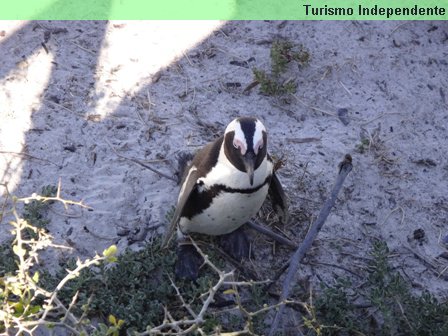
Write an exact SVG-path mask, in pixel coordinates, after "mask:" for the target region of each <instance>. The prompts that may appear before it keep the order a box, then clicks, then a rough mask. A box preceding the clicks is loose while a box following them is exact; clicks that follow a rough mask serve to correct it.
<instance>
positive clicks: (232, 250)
mask: <svg viewBox="0 0 448 336" xmlns="http://www.w3.org/2000/svg"><path fill="white" fill-rule="evenodd" d="M219 245H220V246H221V248H222V249H223V250H224V252H226V253H227V254H228V255H230V256H231V257H232V258H234V259H236V260H237V261H241V260H243V259H247V258H249V254H250V243H249V238H248V237H247V235H246V233H245V232H244V229H243V228H242V227H240V228H238V229H236V230H235V231H233V232H230V233H228V234H225V235H222V236H219Z"/></svg>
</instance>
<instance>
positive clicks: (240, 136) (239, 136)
mask: <svg viewBox="0 0 448 336" xmlns="http://www.w3.org/2000/svg"><path fill="white" fill-rule="evenodd" d="M232 131H234V132H235V137H234V138H233V143H234V145H236V146H238V145H240V147H241V149H240V150H241V154H242V155H244V154H246V151H247V142H246V137H245V136H244V133H243V130H242V129H241V125H240V123H239V122H238V120H237V119H234V120H233V121H232V122H231V123H230V124H229V125H228V126H227V128H226V131H225V134H227V133H229V132H232Z"/></svg>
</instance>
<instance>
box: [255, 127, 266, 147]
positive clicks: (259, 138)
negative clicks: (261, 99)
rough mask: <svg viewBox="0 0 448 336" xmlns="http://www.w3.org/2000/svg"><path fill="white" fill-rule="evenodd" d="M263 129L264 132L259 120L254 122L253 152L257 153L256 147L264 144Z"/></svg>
mask: <svg viewBox="0 0 448 336" xmlns="http://www.w3.org/2000/svg"><path fill="white" fill-rule="evenodd" d="M263 131H264V132H266V128H265V127H264V125H263V124H262V122H261V121H260V120H257V122H256V123H255V134H254V152H255V154H258V147H259V146H260V145H263V146H265V145H266V144H264V143H263Z"/></svg>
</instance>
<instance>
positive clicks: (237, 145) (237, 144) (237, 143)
mask: <svg viewBox="0 0 448 336" xmlns="http://www.w3.org/2000/svg"><path fill="white" fill-rule="evenodd" d="M233 147H235V148H236V149H239V150H240V152H241V154H242V155H244V154H245V153H246V146H245V145H244V144H243V143H242V142H241V141H240V140H238V139H235V140H233Z"/></svg>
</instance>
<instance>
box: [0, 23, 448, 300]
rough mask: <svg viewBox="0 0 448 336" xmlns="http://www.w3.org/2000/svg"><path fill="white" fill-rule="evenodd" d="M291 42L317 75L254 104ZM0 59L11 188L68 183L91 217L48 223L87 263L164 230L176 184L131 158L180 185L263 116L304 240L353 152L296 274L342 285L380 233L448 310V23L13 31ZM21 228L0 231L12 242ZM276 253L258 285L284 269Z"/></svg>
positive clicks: (4, 34) (44, 26)
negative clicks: (273, 60) (188, 155)
mask: <svg viewBox="0 0 448 336" xmlns="http://www.w3.org/2000/svg"><path fill="white" fill-rule="evenodd" d="M278 38H286V39H288V40H290V41H292V42H294V43H296V44H302V45H303V46H305V47H306V48H307V49H308V50H309V52H310V54H311V62H310V64H309V66H308V67H304V68H300V69H299V68H298V67H297V65H293V64H292V65H291V66H290V68H289V69H288V74H287V76H290V77H291V78H293V79H295V80H296V81H297V83H298V88H297V92H296V94H294V95H293V96H289V97H287V98H288V99H287V101H286V102H285V101H284V100H282V99H278V98H275V97H269V96H264V95H261V94H260V93H259V88H258V87H256V88H254V89H252V90H251V91H250V92H249V94H244V93H243V90H244V89H245V88H246V87H247V86H248V85H249V84H250V83H251V82H252V81H253V74H252V68H253V67H257V68H260V69H264V70H268V69H269V66H270V59H269V50H270V45H271V43H272V41H274V40H276V39H278ZM0 54H1V55H2V56H1V67H0V102H1V103H0V182H1V183H3V184H5V183H6V184H7V185H8V188H9V190H10V192H11V193H13V194H15V195H17V196H27V195H30V194H31V193H33V192H40V190H41V188H42V187H43V186H46V185H56V184H57V183H58V180H59V179H60V180H61V182H62V196H63V197H64V198H67V199H73V200H81V199H82V200H83V202H85V203H86V204H88V205H89V206H91V207H92V209H93V211H87V210H85V209H81V208H79V207H70V208H69V210H68V212H65V211H64V209H63V208H62V207H61V206H60V205H56V204H55V205H52V206H51V211H50V212H49V214H48V216H49V219H50V220H51V223H50V225H49V227H48V230H49V231H50V233H51V234H52V235H53V236H54V237H55V241H56V242H57V243H62V244H65V245H69V246H71V247H72V248H73V253H75V254H77V255H79V256H81V257H88V256H92V255H94V253H95V252H96V251H98V252H100V251H102V250H103V249H104V248H106V247H107V246H109V245H111V244H117V245H118V247H119V250H120V251H123V250H124V249H125V248H127V247H130V248H133V249H138V248H141V246H144V245H145V244H148V243H149V242H150V240H151V238H152V237H154V236H156V235H160V234H162V233H163V232H164V231H165V227H166V224H167V220H166V215H167V213H168V212H169V211H170V210H171V209H172V207H173V206H174V205H175V202H176V199H177V193H178V190H179V188H178V186H177V184H176V183H175V182H174V181H172V180H170V179H167V178H164V177H160V176H158V175H157V174H155V173H153V172H152V171H150V170H148V169H146V168H144V167H142V166H139V165H137V164H135V163H134V162H132V161H130V160H126V159H123V158H121V157H119V156H118V155H117V153H119V154H120V155H125V156H127V157H133V158H136V159H138V160H141V161H142V162H146V163H147V164H149V165H151V167H154V168H155V169H158V170H160V171H162V172H163V173H165V174H168V175H169V176H175V174H176V172H177V156H178V155H179V154H180V153H184V152H194V151H195V150H196V149H197V148H199V147H200V146H202V145H203V144H205V143H207V142H208V141H210V140H212V139H214V137H216V136H218V135H220V134H221V133H222V132H223V130H224V128H225V126H226V124H227V123H228V122H229V121H230V120H232V119H233V118H234V117H237V116H240V115H255V116H258V117H259V118H261V119H262V120H263V121H264V123H265V125H266V127H267V128H268V132H269V150H270V152H271V153H272V154H274V155H275V156H276V157H282V158H283V159H284V161H285V166H284V167H283V168H282V169H281V170H280V171H279V175H280V178H281V180H282V183H283V184H284V187H285V190H286V193H287V194H288V197H289V199H290V203H291V205H290V207H291V210H290V211H291V217H292V218H291V224H290V225H288V226H286V227H283V228H282V230H283V231H284V232H285V233H286V234H287V235H288V236H289V237H291V238H292V239H293V240H295V241H296V242H297V243H300V239H301V237H303V235H304V234H305V232H306V229H307V227H308V226H309V225H310V223H311V222H312V220H313V218H315V217H316V215H317V213H318V211H319V208H320V206H321V205H322V203H323V201H324V199H325V197H326V196H327V194H328V192H329V190H330V188H331V186H332V183H333V181H334V179H335V176H336V174H337V165H338V163H339V161H340V160H341V159H342V158H343V157H344V155H345V154H346V153H349V154H351V155H352V157H353V164H354V169H353V171H352V173H351V174H350V175H349V177H348V178H347V180H346V182H345V185H344V189H343V191H342V193H341V194H340V196H339V199H338V202H337V203H336V207H335V209H334V211H333V212H332V214H331V215H330V217H329V218H328V220H327V222H326V224H325V226H324V228H323V230H322V232H321V233H320V234H319V236H318V240H317V241H316V242H315V247H314V248H313V250H312V251H311V253H310V255H309V256H308V258H307V260H308V262H310V263H312V264H313V265H307V266H304V267H303V268H302V269H301V270H300V272H301V274H299V277H301V278H304V277H309V279H310V280H311V281H312V282H314V283H316V284H317V283H318V282H319V279H323V280H324V281H327V282H328V283H331V282H332V281H334V279H335V278H336V277H337V276H339V275H347V272H346V271H344V270H343V269H341V268H339V267H338V266H343V267H345V268H350V269H351V270H352V271H354V272H358V271H360V269H359V268H360V267H362V266H361V265H362V263H363V262H364V264H365V259H363V258H365V257H368V252H369V250H370V248H371V246H372V242H373V241H374V240H375V239H379V240H382V241H385V242H387V244H388V246H389V248H390V250H391V252H392V255H393V257H392V258H391V262H392V263H393V265H394V267H395V268H396V269H397V270H399V271H400V272H401V273H402V274H403V275H404V276H405V277H406V278H408V279H409V280H410V283H412V285H413V287H414V288H415V289H416V290H429V291H430V292H432V293H434V294H435V295H437V296H438V297H440V298H443V299H445V300H446V298H447V295H448V286H447V275H448V273H447V272H445V273H444V270H445V268H446V267H447V266H448V261H447V260H446V259H443V258H441V257H440V255H441V254H442V253H443V252H445V253H446V252H447V249H446V246H445V245H443V243H442V239H443V237H445V236H446V235H447V234H448V202H447V198H448V196H447V190H448V182H447V180H448V162H447V156H446V147H447V145H448V130H447V127H448V77H447V73H448V61H447V60H448V25H447V24H446V23H445V22H375V21H372V22H264V21H259V22H216V21H201V22H188V21H185V22H176V21H173V22H168V21H167V22H157V21H153V22H139V21H135V22H126V21H125V22H89V21H86V22H57V21H53V22H39V23H36V22H0ZM234 61H237V62H234ZM244 61H247V63H244ZM231 62H232V63H231ZM341 109H346V112H341V111H344V110H341ZM338 113H339V114H341V113H342V117H339V116H338ZM362 139H370V140H369V141H368V142H367V141H364V145H363V150H360V145H361V144H362V143H363V142H362ZM114 150H115V151H117V153H116V152H114ZM1 193H2V194H3V193H4V188H2V189H1ZM8 229H9V227H8V225H7V223H6V221H4V223H2V226H1V228H0V234H1V240H3V241H4V240H6V239H7V236H8ZM420 229H421V230H422V231H416V230H420ZM422 232H423V237H421V233H422ZM418 233H420V236H419V235H418ZM256 237H257V239H256V241H263V242H264V238H260V237H259V236H256ZM419 237H420V238H419ZM263 246H269V245H267V244H265V243H263V244H259V246H258V250H257V252H256V253H257V254H258V259H256V260H255V263H256V262H259V263H264V264H263V265H261V266H260V272H261V273H260V276H263V273H262V272H263V269H269V267H270V264H271V263H274V262H277V261H278V260H277V259H278V258H279V256H278V255H276V254H274V253H273V251H272V249H271V248H270V247H263ZM256 247H257V246H256ZM283 253H284V254H286V253H289V252H288V251H287V250H283ZM66 254H67V252H62V251H59V252H57V253H55V254H52V255H51V257H47V259H46V260H44V261H43V262H45V263H47V264H49V265H51V264H54V263H56V262H57V260H58V258H62V257H64V256H66ZM284 254H283V257H284ZM260 256H263V257H262V258H260ZM257 260H258V261H257ZM440 274H442V275H441V276H440ZM316 286H317V285H316Z"/></svg>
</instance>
